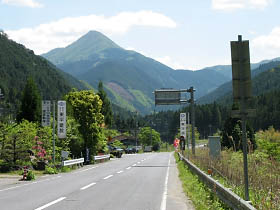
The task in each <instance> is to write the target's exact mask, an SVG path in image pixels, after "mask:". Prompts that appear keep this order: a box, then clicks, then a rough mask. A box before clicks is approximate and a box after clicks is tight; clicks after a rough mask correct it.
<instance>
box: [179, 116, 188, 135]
mask: <svg viewBox="0 0 280 210" xmlns="http://www.w3.org/2000/svg"><path fill="white" fill-rule="evenodd" d="M186 121H187V115H186V113H180V136H184V138H185V139H186V136H187V129H186Z"/></svg>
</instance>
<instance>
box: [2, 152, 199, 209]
mask: <svg viewBox="0 0 280 210" xmlns="http://www.w3.org/2000/svg"><path fill="white" fill-rule="evenodd" d="M0 209H1V210H42V209H48V210H53V209H56V210H80V209H81V210H167V209H168V210H176V209H178V210H179V209H180V210H187V209H191V210H192V209H194V208H193V207H192V205H191V202H190V201H189V200H188V199H187V198H186V197H185V195H184V194H183V192H182V187H181V183H180V181H179V178H178V171H177V168H176V164H175V160H174V156H173V153H147V154H137V155H124V156H123V157H122V158H120V159H115V160H111V161H108V162H106V163H101V164H96V165H89V166H85V167H82V168H80V169H78V170H75V171H73V172H70V173H62V174H57V175H48V176H44V177H40V178H38V179H37V180H35V181H32V182H27V181H25V182H20V183H18V182H17V183H15V184H10V185H6V186H2V187H1V186H0Z"/></svg>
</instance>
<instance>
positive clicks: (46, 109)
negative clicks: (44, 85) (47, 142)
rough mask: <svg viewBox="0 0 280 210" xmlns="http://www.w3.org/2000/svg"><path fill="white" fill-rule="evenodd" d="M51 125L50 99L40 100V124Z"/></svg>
mask: <svg viewBox="0 0 280 210" xmlns="http://www.w3.org/2000/svg"><path fill="white" fill-rule="evenodd" d="M50 125H51V101H48V100H43V101H42V126H50Z"/></svg>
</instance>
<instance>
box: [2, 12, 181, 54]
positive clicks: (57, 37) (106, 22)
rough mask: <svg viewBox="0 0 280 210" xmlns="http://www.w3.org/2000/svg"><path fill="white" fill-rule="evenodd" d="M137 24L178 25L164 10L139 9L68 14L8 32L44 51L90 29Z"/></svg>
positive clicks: (113, 30) (117, 29)
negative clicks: (100, 14)
mask: <svg viewBox="0 0 280 210" xmlns="http://www.w3.org/2000/svg"><path fill="white" fill-rule="evenodd" d="M133 26H149V27H165V28H175V27H176V23H175V22H174V21H173V20H172V19H171V18H169V17H167V16H165V15H163V14H160V13H156V12H152V11H139V12H122V13H119V14H117V15H116V16H111V17H105V16H97V15H89V16H80V17H67V18H63V19H60V20H57V21H54V22H50V23H46V24H41V25H39V26H36V27H34V28H23V29H19V30H13V31H9V30H7V31H6V33H7V34H8V35H9V37H10V38H11V39H13V40H15V41H17V42H19V43H21V44H24V45H25V46H26V47H28V48H30V49H32V50H34V51H35V53H37V54H41V53H44V52H47V51H49V50H51V49H53V48H57V47H65V46H67V45H69V44H70V43H72V42H73V41H75V40H76V39H78V38H79V37H80V36H82V35H83V34H85V33H87V32H88V31H90V30H97V31H100V32H102V33H105V34H108V35H112V34H124V33H126V32H127V31H128V30H129V29H130V28H131V27H133Z"/></svg>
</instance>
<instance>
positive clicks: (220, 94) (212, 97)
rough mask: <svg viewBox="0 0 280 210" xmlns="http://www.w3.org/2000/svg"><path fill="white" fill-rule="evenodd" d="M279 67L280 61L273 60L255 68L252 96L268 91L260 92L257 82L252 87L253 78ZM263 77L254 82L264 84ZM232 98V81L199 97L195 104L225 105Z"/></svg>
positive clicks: (253, 71)
mask: <svg viewBox="0 0 280 210" xmlns="http://www.w3.org/2000/svg"><path fill="white" fill-rule="evenodd" d="M263 62H265V61H263ZM278 66H280V61H279V59H278V58H277V59H273V60H272V61H270V62H268V63H263V64H261V65H259V67H258V68H255V69H253V70H252V79H253V94H254V95H259V94H260V93H262V92H265V91H268V89H263V90H260V88H259V87H258V86H259V85H260V84H259V83H260V82H257V83H258V84H256V85H254V80H255V79H254V78H255V77H257V76H258V75H259V74H261V73H262V72H266V71H268V70H270V69H272V68H275V67H278ZM263 76H264V75H261V76H259V77H258V78H259V79H256V81H257V80H258V81H260V80H263V82H264V83H266V82H267V81H265V79H264V78H263ZM267 85H268V86H270V85H269V84H267ZM231 98H232V81H229V82H226V83H224V84H222V85H221V86H220V87H218V88H217V89H216V90H214V91H212V92H210V93H209V94H207V95H205V96H203V97H201V98H199V99H198V101H197V103H199V104H206V103H213V102H214V101H217V102H219V103H220V102H221V101H226V103H228V102H229V101H228V100H229V99H230V100H231Z"/></svg>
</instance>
